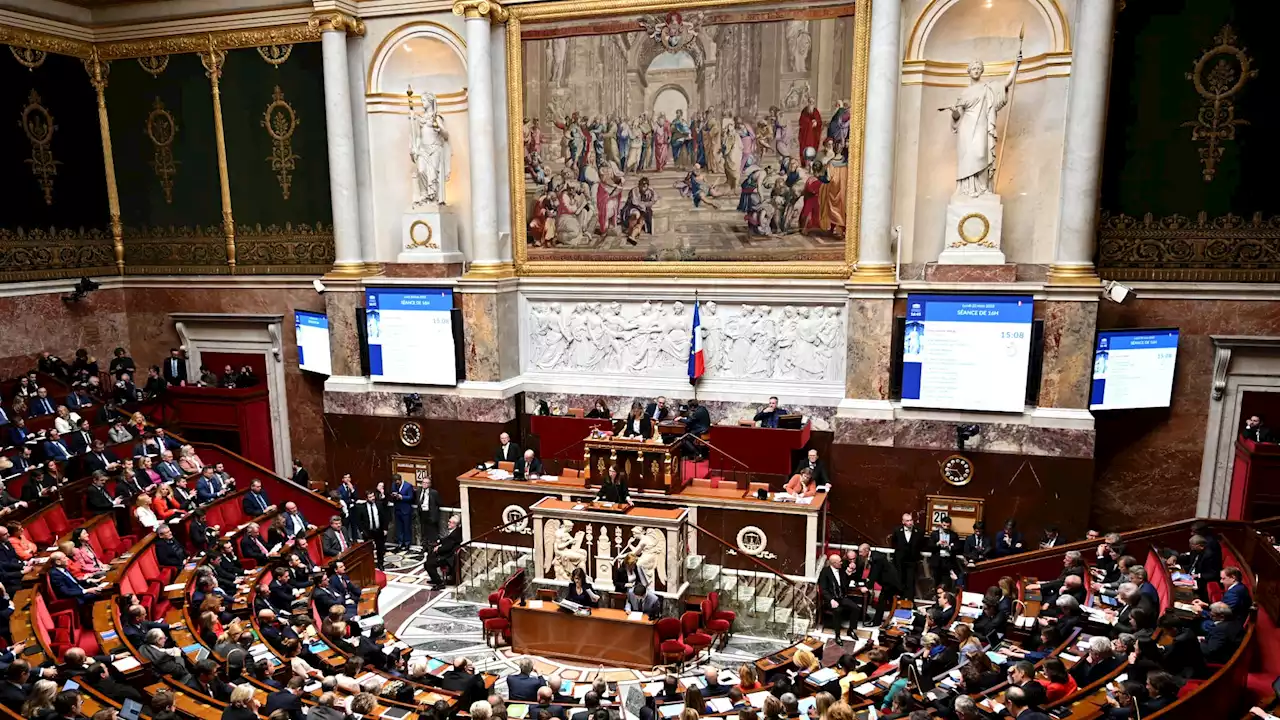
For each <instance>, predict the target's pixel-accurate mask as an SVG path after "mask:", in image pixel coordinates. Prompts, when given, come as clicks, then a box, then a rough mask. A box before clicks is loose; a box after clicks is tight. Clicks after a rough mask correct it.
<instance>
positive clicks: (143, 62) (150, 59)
mask: <svg viewBox="0 0 1280 720" xmlns="http://www.w3.org/2000/svg"><path fill="white" fill-rule="evenodd" d="M138 65H140V66H142V69H143V70H146V71H147V74H149V75H150V76H151V77H160V73H162V72H164V71H165V68H167V67H169V56H168V55H147V56H146V57H140V58H138Z"/></svg>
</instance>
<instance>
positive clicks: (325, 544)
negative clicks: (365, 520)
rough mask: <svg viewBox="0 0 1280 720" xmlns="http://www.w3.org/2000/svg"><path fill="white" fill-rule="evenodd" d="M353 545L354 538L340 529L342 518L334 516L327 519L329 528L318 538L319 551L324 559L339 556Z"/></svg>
mask: <svg viewBox="0 0 1280 720" xmlns="http://www.w3.org/2000/svg"><path fill="white" fill-rule="evenodd" d="M354 544H355V538H354V537H352V536H351V532H350V531H349V530H347V529H346V528H344V527H342V516H341V515H334V516H333V517H331V518H329V527H328V529H326V530H325V531H324V535H322V536H321V537H320V549H321V550H323V551H324V554H325V557H335V556H338V555H341V554H342V553H344V552H346V551H347V550H348V549H349V548H350V547H351V546H352V545H354Z"/></svg>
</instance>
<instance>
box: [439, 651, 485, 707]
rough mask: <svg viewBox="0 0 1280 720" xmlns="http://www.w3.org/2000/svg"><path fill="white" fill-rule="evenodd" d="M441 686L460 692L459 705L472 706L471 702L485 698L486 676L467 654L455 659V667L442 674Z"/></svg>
mask: <svg viewBox="0 0 1280 720" xmlns="http://www.w3.org/2000/svg"><path fill="white" fill-rule="evenodd" d="M440 687H442V688H444V689H445V690H452V691H454V692H456V693H458V706H459V707H471V703H473V702H475V701H477V700H483V699H484V698H485V687H484V678H483V677H482V676H480V675H478V674H477V673H476V669H475V665H473V664H472V663H471V660H470V658H468V657H467V656H465V655H459V656H458V657H457V658H456V659H454V661H453V667H451V668H449V669H448V670H446V671H445V672H444V673H443V674H442V675H441V676H440Z"/></svg>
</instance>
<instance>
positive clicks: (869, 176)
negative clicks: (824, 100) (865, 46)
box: [853, 0, 902, 282]
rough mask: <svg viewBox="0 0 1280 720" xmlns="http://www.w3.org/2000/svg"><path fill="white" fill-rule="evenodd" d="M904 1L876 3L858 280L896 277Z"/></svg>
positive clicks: (873, 7)
mask: <svg viewBox="0 0 1280 720" xmlns="http://www.w3.org/2000/svg"><path fill="white" fill-rule="evenodd" d="M901 38H902V2H901V0H875V2H873V3H872V4H871V51H870V55H869V57H868V58H867V110H866V128H865V130H864V133H863V137H864V138H865V139H864V141H863V143H862V215H861V217H860V218H859V222H858V265H857V268H856V270H855V271H854V273H853V280H854V281H855V282H859V281H860V282H893V281H894V255H893V249H892V242H891V241H892V232H893V228H892V223H893V155H894V138H895V135H896V132H895V130H896V126H897V122H898V88H899V86H900V84H901V83H900V81H899V76H900V73H901V68H902V43H901Z"/></svg>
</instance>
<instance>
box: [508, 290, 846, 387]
mask: <svg viewBox="0 0 1280 720" xmlns="http://www.w3.org/2000/svg"><path fill="white" fill-rule="evenodd" d="M701 319H702V328H701V332H702V338H703V344H702V348H703V354H704V359H705V366H706V373H707V377H709V378H718V379H745V378H753V379H782V380H797V381H810V382H828V383H842V382H843V381H844V372H845V368H844V347H845V335H846V328H845V316H844V313H843V312H842V310H841V308H839V307H836V306H803V305H741V306H724V305H720V304H717V303H716V302H714V301H708V302H706V303H704V304H703V305H702V310H701ZM526 327H527V332H528V335H529V339H528V345H527V348H528V353H527V355H526V360H525V363H526V366H527V367H528V368H529V369H530V370H533V371H541V372H571V373H598V374H606V375H613V374H619V373H626V374H629V375H640V376H651V377H675V376H677V375H683V374H684V373H685V372H686V367H687V363H688V358H689V342H690V339H691V336H692V330H693V312H692V310H691V309H690V308H689V306H688V305H687V304H686V303H684V302H682V301H678V300H677V301H674V302H671V303H670V304H669V305H668V304H666V303H663V302H661V301H658V300H654V301H649V300H644V301H626V302H620V301H612V302H608V303H603V302H576V303H574V304H572V305H562V304H561V303H559V302H555V301H530V303H529V309H528V316H527V321H526Z"/></svg>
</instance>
